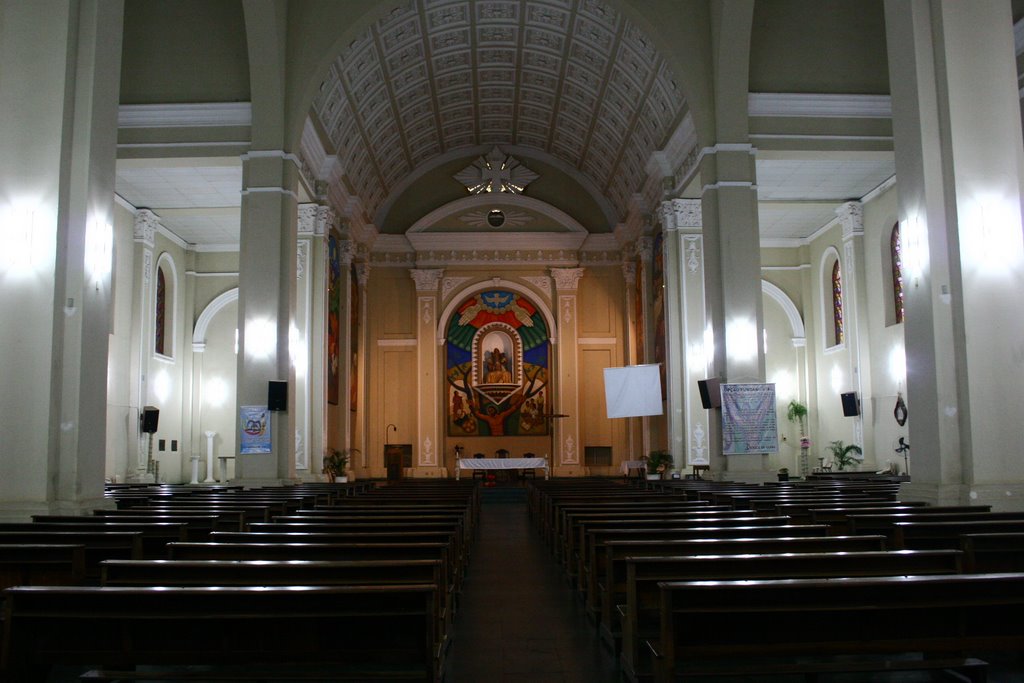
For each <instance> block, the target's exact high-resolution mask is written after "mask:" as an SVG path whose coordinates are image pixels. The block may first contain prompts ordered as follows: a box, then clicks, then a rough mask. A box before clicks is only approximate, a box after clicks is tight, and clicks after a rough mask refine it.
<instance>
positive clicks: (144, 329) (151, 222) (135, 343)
mask: <svg viewBox="0 0 1024 683" xmlns="http://www.w3.org/2000/svg"><path fill="white" fill-rule="evenodd" d="M159 223H160V218H159V216H157V215H156V214H155V213H153V212H152V211H150V210H149V209H139V210H137V211H136V212H135V223H134V225H133V227H132V235H133V240H134V243H135V263H136V265H137V270H136V273H135V278H136V279H135V282H136V283H137V285H136V286H135V287H133V288H132V296H133V297H134V301H133V303H132V309H133V311H134V312H133V315H132V349H133V350H134V351H133V354H132V359H131V377H132V380H133V383H134V385H135V390H134V392H133V395H132V403H133V404H134V405H133V408H134V409H135V415H136V423H138V417H139V416H141V414H142V408H143V406H145V405H146V402H147V400H148V396H149V390H148V382H147V381H146V380H147V377H148V368H149V357H150V355H151V353H152V344H153V305H154V295H153V266H154V264H153V240H154V238H155V236H156V230H157V226H158V225H159ZM133 426H134V427H135V430H134V433H135V434H136V435H137V438H136V441H135V449H136V456H137V457H136V465H135V471H134V472H128V473H127V474H128V481H134V482H142V481H151V480H152V478H151V477H148V475H147V472H146V470H147V467H148V463H147V458H148V455H147V443H146V435H145V434H143V433H142V430H141V429H139V425H138V424H136V425H133Z"/></svg>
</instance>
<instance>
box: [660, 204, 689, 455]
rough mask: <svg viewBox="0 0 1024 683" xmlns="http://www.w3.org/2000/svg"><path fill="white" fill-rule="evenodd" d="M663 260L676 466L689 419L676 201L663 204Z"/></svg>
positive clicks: (668, 414) (668, 407)
mask: <svg viewBox="0 0 1024 683" xmlns="http://www.w3.org/2000/svg"><path fill="white" fill-rule="evenodd" d="M661 230H662V253H663V257H662V262H663V264H664V271H665V275H664V285H665V297H664V301H665V383H666V386H665V394H666V397H667V399H668V400H667V401H666V402H665V418H666V420H665V421H666V426H667V428H668V450H669V451H670V452H671V453H672V462H673V466H674V467H676V468H678V467H681V466H682V465H683V462H684V461H685V459H686V455H685V451H686V421H685V416H684V411H685V403H686V401H685V399H684V396H683V382H684V379H685V377H684V367H685V365H684V361H683V348H684V337H683V322H682V317H683V302H682V298H683V291H682V290H683V285H682V279H683V269H682V265H681V263H680V251H681V246H682V245H681V244H680V242H681V238H680V236H679V225H678V223H677V221H676V208H675V207H674V206H673V202H662V204H661Z"/></svg>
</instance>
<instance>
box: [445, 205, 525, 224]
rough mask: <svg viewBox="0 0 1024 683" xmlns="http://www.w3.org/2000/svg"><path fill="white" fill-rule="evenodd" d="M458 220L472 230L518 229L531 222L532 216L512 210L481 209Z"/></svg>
mask: <svg viewBox="0 0 1024 683" xmlns="http://www.w3.org/2000/svg"><path fill="white" fill-rule="evenodd" d="M459 220H460V221H462V222H463V223H466V224H468V225H471V226H473V227H474V228H504V227H509V228H518V227H519V226H521V225H526V224H527V223H529V222H530V221H532V220H533V216H531V215H529V214H527V213H523V212H522V211H516V210H514V209H491V210H489V211H488V210H486V209H483V210H480V211H471V212H469V213H466V214H463V215H461V216H459Z"/></svg>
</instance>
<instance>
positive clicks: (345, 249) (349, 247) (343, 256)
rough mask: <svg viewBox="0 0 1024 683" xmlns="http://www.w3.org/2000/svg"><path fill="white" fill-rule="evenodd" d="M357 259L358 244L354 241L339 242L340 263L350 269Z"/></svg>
mask: <svg viewBox="0 0 1024 683" xmlns="http://www.w3.org/2000/svg"><path fill="white" fill-rule="evenodd" d="M355 258H356V243H355V242H353V241H352V240H338V262H339V263H340V264H341V265H342V266H344V267H345V268H348V267H349V266H351V265H352V261H354V260H355Z"/></svg>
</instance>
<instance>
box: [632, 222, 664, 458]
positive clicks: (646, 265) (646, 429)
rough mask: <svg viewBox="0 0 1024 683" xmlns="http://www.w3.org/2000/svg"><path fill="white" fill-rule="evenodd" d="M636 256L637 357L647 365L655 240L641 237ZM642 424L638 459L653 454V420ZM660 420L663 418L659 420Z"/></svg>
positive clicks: (645, 418) (643, 420) (645, 420)
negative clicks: (638, 313)
mask: <svg viewBox="0 0 1024 683" xmlns="http://www.w3.org/2000/svg"><path fill="white" fill-rule="evenodd" d="M636 255H637V260H638V261H639V263H640V272H639V273H638V274H637V278H638V279H639V280H640V292H641V302H640V304H641V309H642V310H641V314H640V317H641V318H642V320H641V321H640V324H638V325H637V335H638V337H639V338H640V342H639V343H638V344H637V349H636V354H637V355H636V357H637V362H638V363H647V362H649V361H650V359H651V358H652V357H653V354H652V352H651V351H650V348H651V331H652V329H653V328H652V327H651V322H652V321H653V320H654V318H653V315H654V314H653V312H652V310H651V277H652V272H651V268H652V267H653V259H654V240H653V238H651V237H641V238H640V239H638V240H637V241H636ZM640 419H641V424H642V425H643V426H642V428H641V430H640V431H641V437H640V441H641V445H640V452H639V453H636V454H635V455H636V456H637V457H636V459H639V458H640V456H642V455H646V454H647V453H650V452H651V418H650V417H646V416H645V417H642V418H640ZM658 419H659V420H660V419H661V418H658Z"/></svg>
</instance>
